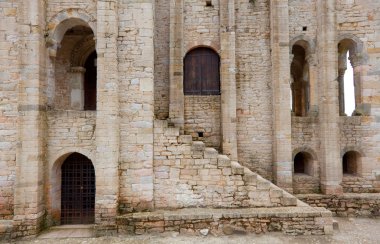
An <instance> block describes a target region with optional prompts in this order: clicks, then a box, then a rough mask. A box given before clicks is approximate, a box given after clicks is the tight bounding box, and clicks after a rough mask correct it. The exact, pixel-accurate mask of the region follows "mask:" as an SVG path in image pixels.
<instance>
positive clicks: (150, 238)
mask: <svg viewBox="0 0 380 244" xmlns="http://www.w3.org/2000/svg"><path fill="white" fill-rule="evenodd" d="M335 219H336V220H337V221H338V222H339V230H335V231H334V235H332V236H287V235H284V234H282V233H266V234H260V235H256V234H247V235H231V236H212V235H208V236H189V235H178V234H175V233H163V234H154V235H141V236H127V235H125V236H109V237H100V238H64V239H41V238H38V237H37V238H34V239H29V240H19V241H15V243H19V244H26V243H37V244H42V243H43V244H45V243H47V244H49V243H51V244H66V243H67V244H102V243H105V244H111V243H126V244H139V243H143V244H150V243H152V244H153V243H154V244H156V243H157V244H169V243H170V244H171V243H176V244H177V243H179V244H185V243H208V244H221V243H233V244H238V243H243V244H248V243H268V244H276V243H292V244H297V243H299V244H319V243H320V244H325V243H350V244H351V243H380V219H364V218H335Z"/></svg>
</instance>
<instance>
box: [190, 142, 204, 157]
mask: <svg viewBox="0 0 380 244" xmlns="http://www.w3.org/2000/svg"><path fill="white" fill-rule="evenodd" d="M205 149H206V145H205V143H204V142H202V141H193V143H192V145H191V150H192V151H193V152H202V154H203V152H204V151H205Z"/></svg>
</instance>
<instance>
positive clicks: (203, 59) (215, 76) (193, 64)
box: [183, 47, 220, 95]
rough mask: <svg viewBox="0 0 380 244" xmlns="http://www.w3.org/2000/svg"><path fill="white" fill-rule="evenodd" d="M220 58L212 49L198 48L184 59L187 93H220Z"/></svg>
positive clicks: (185, 91) (185, 88) (185, 90)
mask: <svg viewBox="0 0 380 244" xmlns="http://www.w3.org/2000/svg"><path fill="white" fill-rule="evenodd" d="M219 67H220V59H219V55H218V54H217V53H216V52H215V51H214V50H212V49H210V48H206V47H200V48H196V49H194V50H191V51H190V52H188V53H187V54H186V57H185V60H184V74H185V75H184V84H183V87H184V94H185V95H220V74H219Z"/></svg>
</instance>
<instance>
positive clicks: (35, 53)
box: [13, 0, 46, 237]
mask: <svg viewBox="0 0 380 244" xmlns="http://www.w3.org/2000/svg"><path fill="white" fill-rule="evenodd" d="M19 2H20V4H19V6H20V8H19V14H18V18H19V35H20V45H19V46H20V50H19V51H20V71H21V81H20V84H19V94H18V99H19V100H18V101H19V104H18V112H19V117H18V125H19V127H18V141H19V144H18V148H17V156H16V158H17V163H16V165H17V172H16V176H17V177H16V186H15V199H14V223H15V225H14V227H15V228H14V233H13V235H14V237H17V236H25V235H36V234H38V232H39V231H40V230H41V228H42V224H43V218H44V215H45V205H44V195H43V193H44V185H43V182H44V177H43V175H44V174H43V171H44V164H45V141H44V138H46V136H45V134H44V133H45V131H46V118H45V116H46V106H45V97H44V85H45V84H44V83H45V60H46V52H45V51H46V49H45V39H44V26H45V22H44V21H45V5H44V2H45V1H42V0H30V1H19Z"/></svg>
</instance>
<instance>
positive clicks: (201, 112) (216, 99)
mask: <svg viewBox="0 0 380 244" xmlns="http://www.w3.org/2000/svg"><path fill="white" fill-rule="evenodd" d="M220 103H221V100H220V96H216V95H214V96H191V95H186V96H185V134H187V135H191V136H192V138H193V139H194V140H198V141H203V142H204V143H205V144H206V146H208V147H213V148H215V149H217V150H220V146H221V145H220V143H221V127H220V126H221V121H220V113H221V110H220ZM199 132H201V133H203V135H200V134H199Z"/></svg>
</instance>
